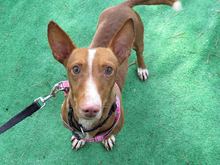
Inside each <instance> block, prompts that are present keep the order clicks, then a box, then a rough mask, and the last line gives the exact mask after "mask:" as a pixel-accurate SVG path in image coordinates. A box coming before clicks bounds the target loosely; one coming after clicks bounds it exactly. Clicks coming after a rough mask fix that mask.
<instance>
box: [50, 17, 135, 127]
mask: <svg viewBox="0 0 220 165" xmlns="http://www.w3.org/2000/svg"><path fill="white" fill-rule="evenodd" d="M133 40H134V24H133V21H132V19H128V20H127V21H125V23H124V24H123V26H122V27H121V28H120V29H119V31H118V32H117V33H116V35H115V36H114V37H113V39H112V40H111V42H110V43H109V46H108V48H92V49H90V48H77V47H76V46H75V45H74V44H73V42H72V41H71V39H70V38H69V36H68V35H67V34H66V33H65V32H64V31H63V30H62V29H61V28H60V27H59V26H58V25H57V24H56V23H55V22H54V21H51V22H50V23H49V25H48V41H49V45H50V48H51V50H52V54H53V56H54V58H55V59H56V60H57V61H59V62H60V63H62V64H63V65H64V66H65V67H66V70H67V74H68V81H69V84H70V98H71V103H72V106H73V109H74V114H76V116H77V117H78V119H79V123H80V124H82V125H83V126H84V127H87V128H88V127H91V126H92V124H93V122H95V121H97V120H99V119H100V118H101V117H102V115H103V110H104V109H105V108H106V107H109V108H110V107H111V104H112V103H108V101H109V100H112V101H113V102H114V97H115V93H114V92H113V90H112V89H113V87H114V83H115V81H116V77H117V72H118V68H119V66H120V64H121V63H122V62H123V61H124V60H125V59H127V58H128V57H129V55H130V52H131V46H132V43H133Z"/></svg>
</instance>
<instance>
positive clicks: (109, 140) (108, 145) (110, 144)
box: [102, 135, 115, 150]
mask: <svg viewBox="0 0 220 165" xmlns="http://www.w3.org/2000/svg"><path fill="white" fill-rule="evenodd" d="M102 144H103V145H104V147H105V148H106V149H107V150H109V149H111V150H112V148H113V146H114V145H115V137H114V136H113V135H111V136H109V137H108V138H106V139H104V140H103V141H102Z"/></svg>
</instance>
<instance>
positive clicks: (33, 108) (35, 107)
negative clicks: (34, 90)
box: [0, 101, 41, 134]
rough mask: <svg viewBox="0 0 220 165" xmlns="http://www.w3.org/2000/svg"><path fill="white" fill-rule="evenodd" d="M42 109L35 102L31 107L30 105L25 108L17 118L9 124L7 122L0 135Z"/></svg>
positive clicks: (12, 119)
mask: <svg viewBox="0 0 220 165" xmlns="http://www.w3.org/2000/svg"><path fill="white" fill-rule="evenodd" d="M40 108H41V105H40V104H39V103H38V102H37V101H34V102H33V103H32V104H31V105H29V106H28V107H27V108H25V109H24V110H23V111H21V112H20V113H18V114H17V115H16V116H14V117H13V118H11V119H10V120H9V121H8V122H6V123H5V124H4V125H3V126H1V127H0V134H2V133H3V132H5V131H7V130H8V129H10V128H11V127H13V126H14V125H16V124H17V123H19V122H20V121H22V120H24V119H25V118H26V117H28V116H31V115H32V114H33V113H34V112H36V111H37V110H39V109H40Z"/></svg>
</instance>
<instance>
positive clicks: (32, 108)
mask: <svg viewBox="0 0 220 165" xmlns="http://www.w3.org/2000/svg"><path fill="white" fill-rule="evenodd" d="M68 86H69V83H68V81H61V82H59V83H57V84H55V85H54V87H53V88H52V90H51V92H50V95H48V96H47V97H45V98H42V97H39V98H37V99H36V100H34V102H33V103H32V104H31V105H29V106H28V107H27V108H25V109H24V110H23V111H21V112H20V113H18V114H17V115H16V116H14V117H13V118H11V119H10V120H9V121H8V122H6V123H5V124H4V125H2V126H1V127H0V134H2V133H3V132H5V131H7V130H8V129H10V128H11V127H13V126H14V125H16V124H18V123H19V122H21V121H22V120H24V119H25V118H26V117H28V116H30V115H32V114H33V113H34V112H36V111H37V110H39V109H41V108H43V107H44V106H45V105H46V101H47V100H49V99H50V98H51V97H55V95H56V94H57V93H58V92H60V91H64V92H68V88H69V87H68ZM38 100H40V101H41V102H42V103H43V105H42V106H41V105H40V104H39V103H38Z"/></svg>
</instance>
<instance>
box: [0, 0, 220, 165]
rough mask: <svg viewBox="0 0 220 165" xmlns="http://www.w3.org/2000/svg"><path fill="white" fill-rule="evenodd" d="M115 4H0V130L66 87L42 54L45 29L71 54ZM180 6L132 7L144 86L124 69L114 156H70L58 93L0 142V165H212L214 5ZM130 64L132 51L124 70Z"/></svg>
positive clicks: (215, 150)
mask: <svg viewBox="0 0 220 165" xmlns="http://www.w3.org/2000/svg"><path fill="white" fill-rule="evenodd" d="M121 2H123V0H112V1H109V0H102V1H100V0H99V1H98V0H93V1H92V0H85V1H76V0H68V1H65V0H51V1H46V0H31V1H28V0H5V1H3V0H1V2H0V59H1V60H0V73H1V77H0V87H1V89H0V91H1V92H0V125H3V124H4V123H5V122H6V121H8V120H9V119H10V118H11V117H13V116H14V115H16V114H17V113H19V112H20V111H21V110H23V109H24V108H25V107H26V106H28V105H30V104H31V103H32V102H33V100H34V99H36V98H38V97H40V96H41V97H45V96H47V95H48V94H49V93H50V90H51V88H52V87H53V85H54V84H56V83H57V82H59V81H63V80H67V77H66V71H65V68H64V67H63V66H62V65H61V64H60V63H59V62H57V61H56V60H55V59H54V58H53V56H52V54H51V50H50V48H49V45H48V41H47V24H48V23H49V21H50V20H54V21H55V22H57V23H58V24H59V25H60V26H61V27H62V28H63V29H64V30H65V31H66V32H67V33H68V34H69V36H70V37H71V39H72V40H73V42H74V43H75V44H76V45H77V46H78V47H87V46H88V45H89V44H90V42H91V40H92V38H93V35H94V33H95V30H96V24H97V20H98V17H99V15H100V13H101V12H102V11H103V10H104V9H106V8H108V7H110V6H113V5H116V4H119V3H121ZM182 4H183V9H184V10H182V11H179V12H175V11H173V10H172V8H170V7H169V6H136V7H134V10H135V11H137V12H138V13H139V14H140V16H141V18H142V20H143V23H144V27H145V33H144V36H145V38H144V42H145V51H144V56H145V55H147V54H149V53H150V55H149V56H147V57H146V58H145V59H144V60H145V63H146V66H147V68H148V70H149V73H150V76H149V78H148V79H147V81H146V82H141V81H140V80H139V79H138V76H137V74H136V69H137V66H136V65H132V66H131V67H130V68H129V71H128V75H127V80H126V84H125V86H124V89H123V93H122V96H123V106H124V110H125V124H124V127H123V130H122V131H121V132H120V133H119V134H118V135H117V136H116V145H115V146H114V149H113V151H106V149H105V148H104V147H103V146H102V144H101V143H87V144H86V145H85V146H84V147H83V148H81V149H80V150H78V151H75V150H71V143H70V141H69V140H70V138H71V132H70V131H69V130H68V129H66V128H65V127H64V126H63V125H62V122H61V119H60V110H61V104H62V102H63V100H64V97H63V93H59V94H58V95H57V96H56V97H55V98H52V99H50V100H49V101H47V105H46V107H44V108H43V109H41V110H39V111H38V112H36V113H35V114H34V115H33V116H32V117H28V118H27V119H25V120H24V121H22V122H21V123H19V124H17V125H16V126H15V127H13V128H11V129H10V130H8V131H6V132H5V133H3V134H1V135H0V164H22V165H24V164H37V165H38V164H58V165H60V164H77V165H78V164H80V165H81V164H82V165H86V164H88V165H90V164H91V165H98V164H103V165H108V164H131V165H133V164H150V165H151V164H156V165H161V164H167V165H177V164H184V165H185V164H195V165H199V164H202V165H204V164H209V165H217V164H220V41H219V40H218V39H219V37H220V1H219V0H208V1H207V0H193V1H192V0H182ZM180 33H181V34H180ZM173 35H174V36H173ZM135 59H136V57H135V52H134V51H132V54H131V56H130V63H133V62H134V61H135Z"/></svg>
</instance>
